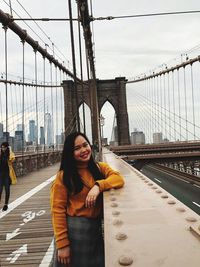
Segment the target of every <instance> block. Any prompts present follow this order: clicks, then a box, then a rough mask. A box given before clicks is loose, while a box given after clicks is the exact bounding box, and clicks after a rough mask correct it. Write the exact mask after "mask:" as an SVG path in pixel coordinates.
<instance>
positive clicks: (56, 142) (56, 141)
mask: <svg viewBox="0 0 200 267" xmlns="http://www.w3.org/2000/svg"><path fill="white" fill-rule="evenodd" d="M57 75H58V73H57V67H56V66H55V79H56V85H57V83H58V77H57ZM55 90H56V98H55V100H56V140H55V144H56V150H57V149H58V88H57V87H56V88H55Z"/></svg>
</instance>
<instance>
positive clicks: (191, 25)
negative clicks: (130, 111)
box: [0, 0, 200, 135]
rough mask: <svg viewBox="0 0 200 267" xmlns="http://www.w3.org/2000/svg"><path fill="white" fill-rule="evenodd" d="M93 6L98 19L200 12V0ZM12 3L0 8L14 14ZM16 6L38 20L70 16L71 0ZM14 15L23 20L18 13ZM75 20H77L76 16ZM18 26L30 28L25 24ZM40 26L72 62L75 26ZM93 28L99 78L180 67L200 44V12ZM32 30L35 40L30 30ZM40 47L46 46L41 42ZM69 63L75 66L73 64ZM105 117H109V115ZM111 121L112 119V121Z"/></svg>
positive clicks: (26, 0) (129, 0)
mask: <svg viewBox="0 0 200 267" xmlns="http://www.w3.org/2000/svg"><path fill="white" fill-rule="evenodd" d="M92 2H93V16H94V17H107V16H123V15H136V14H148V13H159V12H174V11H189V10H200V1H199V0H167V1H166V0H151V1H149V0H140V1H136V0H124V1H119V0H109V1H108V0H101V1H100V0H99V1H92ZM6 3H9V1H8V0H5V1H4V0H1V1H0V8H1V9H2V10H3V11H4V12H7V13H10V9H9V7H8V6H7V5H6ZM11 3H12V7H13V10H14V11H16V12H17V13H18V14H19V15H20V16H21V17H28V16H27V14H26V13H25V11H24V10H23V9H22V7H21V6H20V5H19V3H21V5H23V6H24V8H25V9H26V10H27V11H28V12H29V13H30V14H31V16H32V17H33V18H40V17H48V18H66V17H68V1H67V0H59V1H55V0H54V1H53V0H43V1H41V0H34V1H30V0H19V1H18V0H15V1H14V0H11ZM72 5H73V6H74V7H76V5H75V1H72ZM74 11H75V8H74ZM13 16H14V17H17V15H15V14H14V13H13ZM74 16H76V13H75V12H74ZM17 23H19V24H20V25H21V27H22V28H24V29H27V26H26V25H25V24H24V23H23V22H17ZM29 24H30V23H29ZM38 24H39V25H40V27H41V28H42V29H43V30H44V31H45V32H46V34H47V36H48V37H50V39H51V40H52V42H53V43H54V44H55V46H56V47H57V48H59V50H60V51H62V53H63V55H64V56H65V58H64V59H63V60H64V61H65V62H67V60H69V61H71V50H70V36H69V23H68V22H38ZM31 27H33V28H34V29H35V31H37V33H38V34H39V35H40V37H41V38H42V39H43V40H44V42H46V43H48V44H49V46H50V47H51V44H50V42H49V39H48V38H47V37H46V36H45V35H44V34H43V33H42V32H41V31H40V30H39V29H38V28H37V27H35V25H34V24H33V23H31ZM92 28H93V29H94V32H93V38H94V47H95V62H96V72H97V78H99V79H110V78H115V77H117V76H125V77H127V78H131V77H135V76H136V75H139V74H141V73H147V74H148V73H149V71H150V70H152V69H155V68H157V67H159V66H160V65H161V64H163V63H169V64H172V65H173V64H174V63H175V62H178V61H179V62H180V58H181V54H183V53H185V52H186V51H189V50H190V49H192V48H193V47H196V46H198V45H200V13H196V14H187V15H168V16H155V17H140V18H126V19H114V20H105V21H94V22H93V27H92ZM27 31H28V33H29V34H30V35H31V36H33V37H34V34H33V33H32V32H31V30H30V29H27ZM34 39H35V40H37V39H38V37H37V36H35V37H34ZM39 43H40V45H41V46H43V47H44V43H42V41H41V40H39ZM77 47H78V45H77ZM49 51H50V50H49ZM50 53H51V52H50ZM198 54H199V50H195V51H194V52H193V53H192V54H191V56H193V55H194V56H196V55H198ZM60 56H61V55H60ZM61 57H62V56H61ZM77 57H78V55H77ZM175 59H176V60H175ZM66 64H67V66H69V67H71V65H70V63H69V62H68V63H66ZM174 65H176V63H175V64H174ZM0 71H2V70H0ZM108 113H109V112H108ZM103 115H104V116H105V117H107V116H108V114H107V115H106V114H105V113H104V114H103ZM112 116H113V115H112ZM106 119H107V121H110V120H111V118H109V116H108V117H107V118H106ZM107 124H108V125H107V126H106V125H105V132H108V129H107V128H106V127H109V123H107ZM109 134H110V133H108V135H109Z"/></svg>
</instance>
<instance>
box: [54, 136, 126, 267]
mask: <svg viewBox="0 0 200 267" xmlns="http://www.w3.org/2000/svg"><path fill="white" fill-rule="evenodd" d="M123 185H124V179H123V177H122V176H121V175H120V174H119V172H117V171H114V170H113V169H111V167H110V166H109V165H108V164H106V163H103V162H99V163H96V162H95V161H94V160H93V156H92V149H91V145H90V143H89V140H88V138H87V137H86V136H85V135H84V134H83V133H79V132H75V133H72V134H70V135H69V136H68V137H67V138H66V140H65V143H64V148H63V152H62V159H61V165H60V171H59V172H58V174H57V176H56V179H55V181H54V183H53V185H52V189H51V211H52V222H53V228H54V235H55V241H56V257H55V262H54V267H55V266H56V267H58V266H59V267H61V266H70V267H104V246H103V237H102V229H101V225H102V215H103V199H102V192H103V191H105V190H109V189H111V188H120V187H122V186H123Z"/></svg>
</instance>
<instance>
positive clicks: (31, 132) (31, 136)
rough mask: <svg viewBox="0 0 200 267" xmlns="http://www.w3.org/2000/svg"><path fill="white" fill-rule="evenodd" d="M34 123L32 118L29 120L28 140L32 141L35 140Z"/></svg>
mask: <svg viewBox="0 0 200 267" xmlns="http://www.w3.org/2000/svg"><path fill="white" fill-rule="evenodd" d="M36 129H37V128H36V125H35V121H34V120H30V121H29V136H28V141H29V142H32V143H34V142H35V141H36V136H37V135H36Z"/></svg>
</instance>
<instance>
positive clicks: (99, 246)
mask: <svg viewBox="0 0 200 267" xmlns="http://www.w3.org/2000/svg"><path fill="white" fill-rule="evenodd" d="M67 223H68V237H69V240H70V252H71V263H70V266H69V267H104V266H105V264H104V242H103V236H102V221H101V219H99V218H97V219H93V218H85V217H71V216H68V217H67ZM54 258H55V261H54V267H64V265H63V264H60V263H59V262H58V261H57V257H54Z"/></svg>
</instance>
